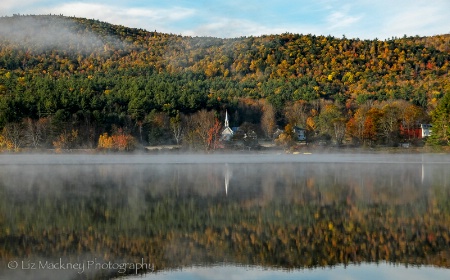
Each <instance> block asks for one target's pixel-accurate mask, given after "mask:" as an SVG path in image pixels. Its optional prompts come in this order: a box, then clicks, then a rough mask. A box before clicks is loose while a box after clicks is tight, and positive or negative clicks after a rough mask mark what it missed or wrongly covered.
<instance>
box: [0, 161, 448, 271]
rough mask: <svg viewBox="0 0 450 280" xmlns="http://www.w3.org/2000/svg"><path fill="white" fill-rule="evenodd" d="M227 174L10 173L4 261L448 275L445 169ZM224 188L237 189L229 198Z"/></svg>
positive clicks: (303, 167) (234, 167)
mask: <svg viewBox="0 0 450 280" xmlns="http://www.w3.org/2000/svg"><path fill="white" fill-rule="evenodd" d="M226 168H228V169H226V170H224V165H223V164H174V165H92V166H39V165H37V166H4V167H3V168H2V169H1V171H0V178H1V179H0V228H1V229H2V230H1V231H0V244H1V246H0V257H1V259H2V260H6V261H7V260H10V259H16V258H33V257H42V256H45V257H49V258H52V257H55V258H58V257H67V258H69V259H70V258H79V257H80V256H86V255H89V256H96V257H99V258H102V259H105V260H119V259H120V260H127V261H133V260H140V259H141V258H145V259H146V260H147V261H151V262H153V263H154V264H155V265H156V269H158V270H163V269H169V268H176V267H183V266H190V265H193V264H211V263H216V262H229V263H239V264H252V265H262V266H267V267H274V266H275V267H283V268H306V267H308V268H310V267H318V266H330V265H337V264H350V263H360V262H379V261H387V262H393V263H402V264H414V265H416V264H417V265H421V264H426V265H435V266H440V267H448V266H449V259H450V206H449V205H450V204H449V198H450V186H449V185H448V183H447V182H450V180H448V179H449V178H448V177H449V176H450V175H447V172H446V170H447V169H448V166H446V165H438V164H435V165H433V164H426V165H422V164H403V165H401V166H400V165H398V164H375V163H371V164H361V163H359V164H351V163H338V164H331V163H330V164H318V163H316V164H313V163H308V164H306V163H295V164H294V163H292V164H290V163H286V164H277V165H271V164H228V165H227V167H226ZM424 172H426V176H425V177H424V175H423V174H424ZM224 181H225V182H226V183H225V184H228V185H230V186H231V185H232V187H230V188H227V190H226V191H225V192H224ZM92 277H93V278H95V277H100V278H101V277H106V276H104V275H101V276H98V275H97V276H95V275H94V276H92Z"/></svg>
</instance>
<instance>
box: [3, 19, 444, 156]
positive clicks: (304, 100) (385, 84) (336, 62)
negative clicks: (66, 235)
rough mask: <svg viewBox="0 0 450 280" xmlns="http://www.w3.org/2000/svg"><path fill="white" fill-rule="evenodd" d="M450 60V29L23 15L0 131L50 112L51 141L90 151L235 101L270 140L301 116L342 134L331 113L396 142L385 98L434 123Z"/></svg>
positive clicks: (11, 22)
mask: <svg viewBox="0 0 450 280" xmlns="http://www.w3.org/2000/svg"><path fill="white" fill-rule="evenodd" d="M449 61H450V35H449V34H447V35H439V36H433V37H404V38H392V39H390V40H385V41H381V40H359V39H350V38H345V37H343V38H334V37H330V36H328V37H324V36H315V35H311V34H308V35H298V34H281V35H267V36H261V37H242V38H235V39H220V38H210V37H201V38H200V37H183V36H178V35H174V34H163V33H159V32H157V31H154V32H152V31H145V30H142V29H133V28H127V27H124V26H118V25H112V24H109V23H105V22H100V21H97V20H90V19H83V18H72V17H64V16H53V15H50V16H18V15H16V16H13V17H3V18H0V128H2V127H3V128H5V127H8V124H14V123H20V124H23V122H24V120H27V119H28V121H29V122H37V121H38V120H40V119H46V120H48V121H49V123H51V124H52V127H53V128H52V130H51V133H50V132H49V133H50V134H51V135H52V136H48V139H47V140H46V141H42V145H44V144H43V143H44V142H46V143H47V144H45V145H47V146H48V145H51V143H53V142H54V141H55V137H56V138H58V137H59V136H61V135H62V134H64V133H65V134H64V135H66V134H67V132H69V133H68V134H70V133H71V131H76V132H77V137H76V138H77V139H78V140H77V141H78V142H77V141H74V142H77V144H76V145H78V146H89V147H92V146H96V143H97V139H98V137H99V135H101V134H102V133H104V132H107V133H113V132H114V131H117V129H118V128H120V129H123V130H126V131H127V132H129V133H130V134H131V135H133V136H134V137H135V138H137V139H138V142H141V143H143V144H147V143H150V144H153V143H160V142H168V141H170V138H171V137H170V134H171V132H170V130H171V129H170V125H169V123H170V122H169V121H168V120H169V119H170V118H172V119H174V120H176V119H179V120H180V121H183V122H184V124H185V120H184V119H185V118H184V116H192V115H193V114H194V113H196V112H198V111H200V110H202V109H207V110H214V111H215V112H217V114H218V115H216V116H218V117H220V116H223V115H224V111H225V109H227V110H228V111H229V112H231V115H232V118H231V122H232V125H234V126H239V125H241V124H242V123H244V122H248V123H251V124H253V125H255V126H258V129H257V130H258V131H259V132H258V133H259V134H266V136H268V135H270V134H271V132H272V131H273V130H274V127H275V125H278V126H280V127H284V126H285V125H286V124H292V125H298V126H302V127H306V128H307V129H308V130H309V131H310V132H311V133H312V132H314V133H312V134H311V135H324V136H326V137H328V138H338V137H335V134H336V128H334V129H333V127H330V124H331V123H333V121H330V120H334V121H335V120H340V121H339V122H342V123H344V124H345V128H346V132H345V137H344V138H345V139H343V141H354V140H358V141H357V142H358V143H363V142H364V143H365V142H370V143H372V142H373V143H375V142H378V143H381V142H383V143H387V142H392V141H391V140H392V139H391V138H392V137H393V136H392V135H393V134H392V133H394V134H396V135H397V136H396V138H395V139H397V138H398V132H399V128H398V127H399V125H397V128H396V129H394V128H389V129H390V130H389V129H386V128H383V125H381V124H380V123H379V120H380V119H381V116H382V115H383V116H387V113H386V112H385V111H383V108H385V110H386V107H385V106H386V104H390V105H389V106H391V107H395V108H397V109H398V110H396V111H401V112H404V111H405V110H406V109H405V108H407V107H408V106H409V105H411V106H412V107H410V108H409V111H414V112H415V113H414V114H413V115H414V117H413V118H414V119H408V120H407V117H406V116H405V115H404V114H403V115H402V116H400V115H398V116H397V117H396V120H394V123H396V124H399V123H400V122H403V125H405V121H406V122H409V123H408V124H407V126H408V125H410V126H413V125H414V124H415V123H418V122H425V121H430V120H431V115H430V113H431V112H433V110H435V108H436V106H437V105H438V103H439V100H440V99H441V98H442V97H443V96H444V95H445V94H446V93H449V94H450V77H449V67H450V66H449ZM405 102H406V103H405ZM372 107H374V108H377V109H378V110H379V112H373V110H372V113H371V114H372V115H370V114H369V117H371V119H372V122H374V124H373V129H372V130H373V131H372V132H370V131H369V132H370V133H369V132H367V131H366V132H364V131H363V130H364V128H361V129H362V130H361V131H359V132H355V131H353V132H352V129H353V128H354V129H356V127H357V125H353V127H352V123H351V121H352V119H353V122H354V123H355V122H357V121H358V119H357V117H358V115H357V114H356V113H357V112H358V110H360V109H361V108H365V109H364V119H361V120H359V121H361V122H362V123H363V124H364V123H365V122H367V114H366V113H367V112H370V109H373V108H372ZM299 108H300V109H299ZM297 109H299V110H300V113H295V114H293V113H292V112H295V110H297ZM361 110H362V109H361ZM361 110H360V111H361ZM325 113H327V114H328V115H326V114H325ZM362 113H363V112H362V111H361V112H360V114H362ZM398 114H400V113H398ZM292 115H296V116H297V117H292ZM300 115H301V116H300ZM299 116H300V117H299ZM264 117H265V118H266V121H262V118H264ZM327 118H328V119H327ZM329 118H332V119H329ZM268 119H269V121H270V122H272V123H271V124H270V125H267V121H268ZM374 120H375V121H374ZM391 123H392V122H391ZM265 124H266V125H265ZM326 124H328V127H327V125H326ZM186 126H187V125H184V127H186ZM365 129H366V130H367V129H368V126H366V128H365ZM3 130H5V129H3ZM332 130H334V131H332ZM383 130H384V132H383ZM364 133H366V136H364V135H363V134H364ZM367 133H369V136H367ZM372 134H373V135H372ZM388 134H389V135H391V134H392V135H391V136H392V137H391V136H389V137H388ZM3 136H4V137H6V135H5V132H4V133H3ZM261 136H262V135H261ZM65 137H66V138H67V137H69V136H67V135H66V136H65ZM6 138H7V137H6ZM24 138H26V137H24ZM357 138H359V139H357ZM388 138H389V139H388ZM185 139H186V138H185ZM346 139H347V140H346ZM335 140H339V139H335ZM397 140H398V139H397ZM440 140H442V139H440ZM444 140H445V139H444ZM10 142H11V140H10ZM22 142H23V144H22V145H21V146H25V145H29V143H28V144H25V142H27V141H25V140H23V141H22ZM28 142H29V141H28ZM337 142H340V141H337ZM397 142H398V141H397ZM5 143H6V142H5ZM45 145H44V146H45ZM74 145H75V144H74ZM19 146H20V145H19ZM0 149H1V148H0Z"/></svg>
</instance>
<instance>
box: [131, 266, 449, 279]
mask: <svg viewBox="0 0 450 280" xmlns="http://www.w3.org/2000/svg"><path fill="white" fill-rule="evenodd" d="M449 277H450V270H448V269H438V268H436V267H417V266H415V267H411V266H410V267H405V266H399V265H392V264H387V263H380V264H358V265H349V266H344V265H338V266H333V267H326V268H319V269H301V270H299V269H295V270H280V269H278V270H273V269H267V268H264V267H253V266H231V265H230V266H210V267H188V268H183V269H182V270H173V271H164V272H160V273H156V274H151V275H149V276H147V277H142V276H138V277H136V276H130V277H127V278H126V279H128V280H132V279H141V280H171V279H216V280H221V279H223V280H234V279H255V280H264V279H267V280H272V279H278V280H284V279H310V280H324V279H337V280H339V279H346V280H353V279H355V280H360V279H365V280H391V279H408V280H423V279H434V280H444V279H449Z"/></svg>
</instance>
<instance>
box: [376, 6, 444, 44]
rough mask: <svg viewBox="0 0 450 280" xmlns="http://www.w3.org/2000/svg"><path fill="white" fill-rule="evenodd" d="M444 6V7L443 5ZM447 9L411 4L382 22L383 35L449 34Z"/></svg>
mask: <svg viewBox="0 0 450 280" xmlns="http://www.w3.org/2000/svg"><path fill="white" fill-rule="evenodd" d="M444 6H445V5H444ZM447 6H448V9H442V7H443V6H442V5H440V6H434V5H433V6H432V5H426V4H424V3H417V4H414V3H411V4H410V5H407V6H405V7H404V9H402V10H399V11H398V12H396V13H392V14H391V15H390V17H387V18H385V20H384V22H383V33H390V34H391V36H399V37H400V36H403V35H405V34H406V35H408V36H414V35H437V34H444V33H449V32H450V20H449V17H448V11H449V9H450V5H449V4H447Z"/></svg>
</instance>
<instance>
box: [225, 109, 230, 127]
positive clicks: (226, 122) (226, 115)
mask: <svg viewBox="0 0 450 280" xmlns="http://www.w3.org/2000/svg"><path fill="white" fill-rule="evenodd" d="M225 127H229V123H228V110H226V111H225Z"/></svg>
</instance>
